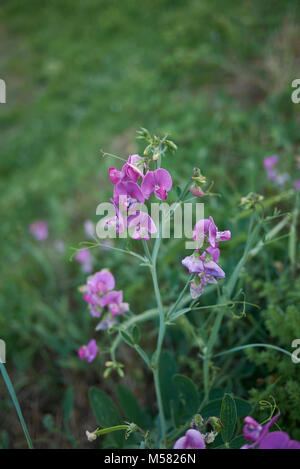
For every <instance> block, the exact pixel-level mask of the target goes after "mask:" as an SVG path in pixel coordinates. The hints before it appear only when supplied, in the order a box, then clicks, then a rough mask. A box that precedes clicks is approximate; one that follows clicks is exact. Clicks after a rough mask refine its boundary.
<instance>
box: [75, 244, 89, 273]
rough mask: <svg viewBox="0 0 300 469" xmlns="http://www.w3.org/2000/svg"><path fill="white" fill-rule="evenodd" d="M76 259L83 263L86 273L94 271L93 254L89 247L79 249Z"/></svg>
mask: <svg viewBox="0 0 300 469" xmlns="http://www.w3.org/2000/svg"><path fill="white" fill-rule="evenodd" d="M75 259H76V261H77V262H79V263H80V264H81V266H82V270H83V272H84V273H86V274H89V273H91V272H92V269H93V267H92V256H91V253H90V251H89V249H81V250H80V251H78V252H77V253H76V256H75Z"/></svg>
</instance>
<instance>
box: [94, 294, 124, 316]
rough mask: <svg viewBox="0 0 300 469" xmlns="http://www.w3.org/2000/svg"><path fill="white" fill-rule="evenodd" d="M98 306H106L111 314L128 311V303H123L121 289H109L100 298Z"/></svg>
mask: <svg viewBox="0 0 300 469" xmlns="http://www.w3.org/2000/svg"><path fill="white" fill-rule="evenodd" d="M100 306H101V307H102V308H104V307H105V306H108V309H109V311H110V313H111V315H112V316H116V315H117V314H124V313H127V312H128V311H129V305H128V303H123V291H122V290H120V291H111V292H109V293H107V294H106V295H104V296H103V297H102V298H100Z"/></svg>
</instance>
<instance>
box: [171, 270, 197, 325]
mask: <svg viewBox="0 0 300 469" xmlns="http://www.w3.org/2000/svg"><path fill="white" fill-rule="evenodd" d="M194 275H195V274H191V275H190V276H189V278H188V279H187V281H186V284H185V286H184V287H183V289H182V290H181V293H180V295H179V296H178V298H177V300H176V301H175V303H174V304H173V305H172V306H171V308H170V309H169V311H168V312H167V316H166V317H167V320H168V319H170V317H171V315H172V313H173V312H174V311H176V308H177V306H179V304H180V303H181V300H182V298H183V296H184V294H185V292H186V289H187V287H188V286H189V284H190V282H191V280H192V279H193V277H194Z"/></svg>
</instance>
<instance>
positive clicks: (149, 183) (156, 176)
mask: <svg viewBox="0 0 300 469" xmlns="http://www.w3.org/2000/svg"><path fill="white" fill-rule="evenodd" d="M141 188H142V191H143V194H144V196H145V198H146V199H149V198H150V195H151V194H152V192H154V194H155V197H156V198H157V199H161V200H165V199H167V197H168V191H169V190H170V189H171V188H172V178H171V175H170V173H169V172H168V171H167V170H166V169H162V168H159V169H157V170H156V171H148V172H147V174H146V176H145V177H144V179H143V182H142V185H141Z"/></svg>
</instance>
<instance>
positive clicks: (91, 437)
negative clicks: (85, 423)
mask: <svg viewBox="0 0 300 469" xmlns="http://www.w3.org/2000/svg"><path fill="white" fill-rule="evenodd" d="M85 434H86V437H87V439H88V441H95V440H97V435H95V433H94V432H92V433H91V432H89V431H88V430H86V432H85Z"/></svg>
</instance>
